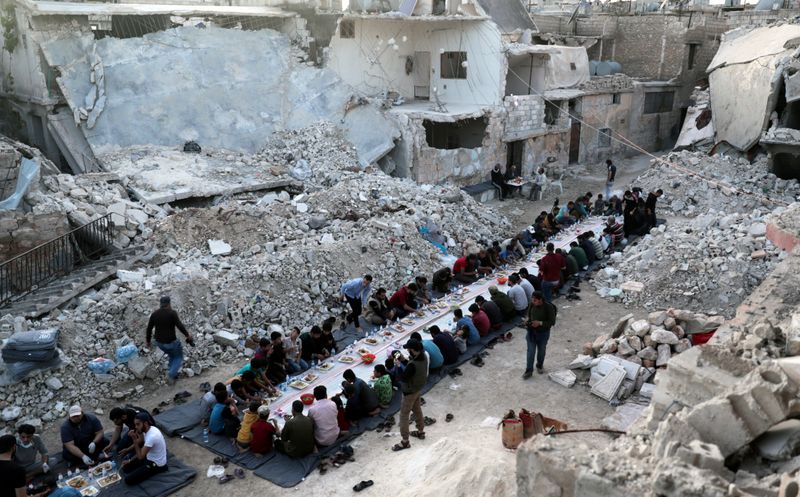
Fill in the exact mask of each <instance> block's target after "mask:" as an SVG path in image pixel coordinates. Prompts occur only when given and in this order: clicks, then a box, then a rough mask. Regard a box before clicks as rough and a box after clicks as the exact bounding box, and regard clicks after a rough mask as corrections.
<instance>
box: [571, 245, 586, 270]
mask: <svg viewBox="0 0 800 497" xmlns="http://www.w3.org/2000/svg"><path fill="white" fill-rule="evenodd" d="M569 255H571V256H572V257H574V258H575V260H576V261H578V267H586V266H588V265H589V258H588V257H586V252H585V251H584V250H583V249H582V248H580V247H572V248H571V249H569Z"/></svg>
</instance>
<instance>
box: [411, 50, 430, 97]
mask: <svg viewBox="0 0 800 497" xmlns="http://www.w3.org/2000/svg"><path fill="white" fill-rule="evenodd" d="M430 96H431V53H430V52H414V98H417V99H420V100H428V99H429V98H430Z"/></svg>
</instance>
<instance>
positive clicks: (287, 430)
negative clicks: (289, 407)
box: [281, 414, 314, 457]
mask: <svg viewBox="0 0 800 497" xmlns="http://www.w3.org/2000/svg"><path fill="white" fill-rule="evenodd" d="M281 440H282V441H283V447H284V450H285V451H286V455H287V456H289V457H305V456H307V455H309V454H311V453H312V452H314V422H313V421H311V418H309V417H308V416H306V415H304V414H298V415H297V416H293V417H292V419H290V420H289V421H287V422H286V424H285V425H284V426H283V430H282V431H281Z"/></svg>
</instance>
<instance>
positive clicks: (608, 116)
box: [579, 91, 634, 163]
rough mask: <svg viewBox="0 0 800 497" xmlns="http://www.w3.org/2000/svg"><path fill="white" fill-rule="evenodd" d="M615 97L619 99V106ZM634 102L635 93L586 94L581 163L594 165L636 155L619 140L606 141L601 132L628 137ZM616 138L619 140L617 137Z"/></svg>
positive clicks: (582, 109) (583, 101) (582, 111)
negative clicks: (613, 158)
mask: <svg viewBox="0 0 800 497" xmlns="http://www.w3.org/2000/svg"><path fill="white" fill-rule="evenodd" d="M615 95H616V99H617V100H618V101H617V102H616V103H615V102H614V100H615ZM633 102H634V94H633V92H632V91H627V92H620V93H599V94H596V95H585V96H584V97H583V98H582V99H581V111H580V112H581V120H582V121H583V122H584V123H585V124H586V125H584V126H581V138H580V140H581V147H580V155H579V161H580V162H583V163H593V162H599V161H601V160H605V159H607V158H609V157H612V156H619V155H632V154H633V153H634V151H633V150H631V149H630V147H627V146H625V145H623V144H622V143H620V142H619V141H618V140H615V139H608V140H606V139H605V138H604V137H601V134H600V130H603V129H610V130H613V131H615V132H618V133H622V134H623V135H624V136H628V134H629V127H630V124H631V112H632V109H633ZM587 125H588V126H587ZM612 136H614V137H615V138H616V135H612Z"/></svg>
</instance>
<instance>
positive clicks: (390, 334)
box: [381, 330, 394, 337]
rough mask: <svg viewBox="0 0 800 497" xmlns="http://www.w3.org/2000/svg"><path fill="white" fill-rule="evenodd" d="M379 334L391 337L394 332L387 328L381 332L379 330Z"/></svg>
mask: <svg viewBox="0 0 800 497" xmlns="http://www.w3.org/2000/svg"><path fill="white" fill-rule="evenodd" d="M381 335H383V336H385V337H393V336H394V333H392V332H391V331H389V330H386V331H382V332H381Z"/></svg>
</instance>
